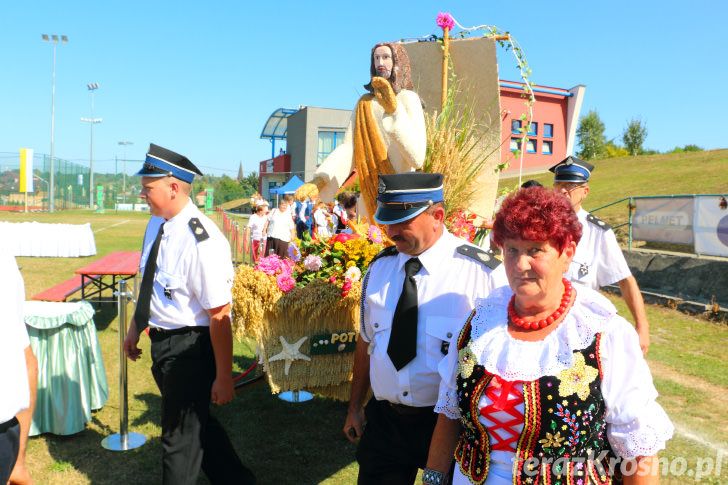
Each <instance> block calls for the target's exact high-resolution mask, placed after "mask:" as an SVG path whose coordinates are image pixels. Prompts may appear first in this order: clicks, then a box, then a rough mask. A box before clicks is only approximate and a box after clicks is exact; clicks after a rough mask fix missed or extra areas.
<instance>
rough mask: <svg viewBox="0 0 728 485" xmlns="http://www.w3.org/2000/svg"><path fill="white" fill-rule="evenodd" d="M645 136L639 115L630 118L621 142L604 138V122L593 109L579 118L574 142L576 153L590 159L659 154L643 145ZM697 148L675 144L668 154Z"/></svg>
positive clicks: (645, 124)
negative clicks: (576, 144)
mask: <svg viewBox="0 0 728 485" xmlns="http://www.w3.org/2000/svg"><path fill="white" fill-rule="evenodd" d="M646 138H647V123H646V122H644V121H642V119H640V118H632V119H631V120H630V121H629V122H628V123H627V126H625V127H624V130H623V131H622V139H621V141H622V144H619V143H617V142H615V141H614V139H611V140H607V137H606V136H605V135H604V123H603V122H602V120H601V119H600V118H599V114H598V113H597V110H595V109H593V110H590V111H589V113H587V114H586V116H582V117H581V119H580V120H579V126H578V128H577V129H576V141H577V143H578V145H579V146H580V147H581V150H580V151H579V152H578V153H577V156H578V157H579V158H582V159H585V160H590V159H596V158H615V157H627V156H630V155H631V156H636V155H654V154H658V153H659V152H658V151H656V150H646V149H644V148H643V145H644V142H645V139H646ZM698 151H702V148H700V147H699V146H697V145H685V146H684V147H675V148H674V149H672V150H671V151H669V152H667V153H683V152H698Z"/></svg>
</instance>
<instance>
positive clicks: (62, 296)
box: [31, 274, 92, 301]
mask: <svg viewBox="0 0 728 485" xmlns="http://www.w3.org/2000/svg"><path fill="white" fill-rule="evenodd" d="M91 281H92V280H91V279H90V278H89V279H87V280H85V281H84V280H83V278H82V276H81V275H80V274H77V275H75V276H73V278H71V279H68V280H66V281H64V282H63V283H58V284H57V285H56V286H52V287H50V288H48V289H47V290H43V291H41V292H40V293H38V294H37V295H33V296H32V297H31V300H41V301H66V298H68V297H69V296H71V295H73V294H74V293H76V292H77V291H78V290H80V289H81V288H83V287H84V286H87V285H89V284H90V283H91Z"/></svg>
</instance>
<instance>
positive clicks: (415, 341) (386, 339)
mask: <svg viewBox="0 0 728 485" xmlns="http://www.w3.org/2000/svg"><path fill="white" fill-rule="evenodd" d="M442 180H443V177H442V175H441V174H432V173H408V174H396V175H380V176H379V197H378V198H377V202H378V209H377V211H376V213H375V215H374V220H375V221H377V222H378V223H380V224H385V225H386V232H387V235H388V236H389V237H390V238H391V239H392V240H393V241H394V243H395V246H391V247H389V248H387V249H385V250H384V251H382V252H381V253H380V254H379V255H377V257H375V259H374V260H373V261H372V263H371V265H370V266H369V270H368V271H367V274H366V276H365V278H364V281H363V283H362V293H363V294H362V307H361V315H362V318H361V332H360V335H359V339H358V342H357V347H356V352H355V358H354V377H353V383H352V393H351V400H350V402H349V411H348V414H347V417H346V422H345V424H344V432H345V433H346V435H347V437H348V438H349V439H350V440H351V441H357V440H360V441H359V448H358V450H357V461H358V462H359V481H358V483H359V484H379V483H388V484H412V483H413V482H414V479H415V476H416V475H417V470H418V468H423V467H424V466H425V463H426V461H427V453H428V450H429V444H430V438H431V436H432V431H433V429H434V426H435V421H436V419H437V418H436V415H435V413H434V412H433V406H434V404H435V402H436V401H437V395H438V388H439V385H440V376H439V374H438V371H437V367H438V365H439V363H440V361H441V360H442V359H443V357H444V356H445V355H446V354H447V350H448V348H449V346H450V345H451V344H453V342H454V339H456V338H457V335H458V333H459V332H460V329H461V327H462V326H463V324H464V323H465V320H466V318H467V316H468V314H469V313H470V311H471V310H472V309H473V305H474V301H475V299H476V298H481V297H485V296H487V295H488V294H489V293H490V291H491V290H493V289H494V288H496V287H497V286H502V285H504V284H506V283H507V282H506V279H505V273H504V272H503V270H502V266H501V267H500V268H501V269H500V270H497V269H496V268H498V265H499V264H500V263H499V261H497V260H496V259H494V258H492V257H491V256H489V255H488V254H487V253H485V252H484V251H482V250H481V249H479V248H477V247H475V246H473V245H471V244H469V243H466V242H464V241H463V240H461V239H458V238H457V237H455V236H453V235H452V234H450V233H449V232H448V231H447V230H446V229H445V226H444V224H443V221H444V218H445V208H444V207H443V203H442V201H443V189H442ZM415 294H416V296H414V295H415ZM413 298H414V302H413V301H412V299H413ZM370 385H371V389H372V391H373V394H374V398H373V399H371V400H370V401H369V403H368V404H367V405H366V409H364V408H363V405H364V402H365V398H366V395H367V392H368V390H369V387H370ZM365 424H366V426H365Z"/></svg>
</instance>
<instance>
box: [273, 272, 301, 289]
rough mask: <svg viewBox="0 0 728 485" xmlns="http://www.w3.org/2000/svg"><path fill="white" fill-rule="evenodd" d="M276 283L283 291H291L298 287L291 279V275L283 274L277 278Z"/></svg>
mask: <svg viewBox="0 0 728 485" xmlns="http://www.w3.org/2000/svg"><path fill="white" fill-rule="evenodd" d="M276 283H277V284H278V288H280V290H281V291H291V288H293V287H294V286H296V281H295V280H294V279H293V278H292V277H291V274H290V273H281V274H279V275H278V276H276Z"/></svg>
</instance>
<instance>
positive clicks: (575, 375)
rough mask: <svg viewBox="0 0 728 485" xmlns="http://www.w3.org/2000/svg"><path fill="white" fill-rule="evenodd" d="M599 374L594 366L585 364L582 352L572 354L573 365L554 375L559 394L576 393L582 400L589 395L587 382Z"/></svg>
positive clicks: (569, 394) (565, 395)
mask: <svg viewBox="0 0 728 485" xmlns="http://www.w3.org/2000/svg"><path fill="white" fill-rule="evenodd" d="M597 375H599V371H598V370H597V369H595V368H594V367H591V366H588V365H586V362H585V361H584V356H583V355H582V354H578V353H577V354H574V366H573V367H572V368H571V369H564V370H562V371H561V372H559V374H558V375H557V376H556V377H557V378H558V379H559V380H560V381H561V382H560V384H559V396H561V397H567V396H571V395H572V394H574V393H576V395H577V396H579V399H581V400H582V401H583V400H584V399H586V398H587V396H589V384H591V383H592V382H593V381H594V379H596V377H597Z"/></svg>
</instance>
